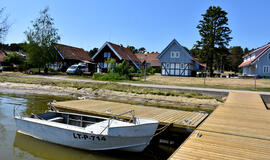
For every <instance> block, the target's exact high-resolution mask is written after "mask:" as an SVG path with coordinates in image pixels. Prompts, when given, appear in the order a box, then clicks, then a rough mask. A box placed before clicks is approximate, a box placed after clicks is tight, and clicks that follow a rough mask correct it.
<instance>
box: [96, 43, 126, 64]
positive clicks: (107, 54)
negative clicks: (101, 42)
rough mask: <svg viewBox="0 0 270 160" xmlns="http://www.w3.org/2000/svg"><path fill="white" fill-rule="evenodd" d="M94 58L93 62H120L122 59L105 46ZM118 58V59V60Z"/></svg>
mask: <svg viewBox="0 0 270 160" xmlns="http://www.w3.org/2000/svg"><path fill="white" fill-rule="evenodd" d="M98 53H99V54H97V55H96V56H95V58H94V60H95V62H105V61H107V59H108V58H113V59H115V60H116V62H121V60H122V57H121V56H120V55H118V54H117V52H115V51H113V50H112V49H111V48H110V47H109V46H107V45H106V46H105V47H103V48H101V49H100V50H99V52H98ZM119 56H120V58H119Z"/></svg>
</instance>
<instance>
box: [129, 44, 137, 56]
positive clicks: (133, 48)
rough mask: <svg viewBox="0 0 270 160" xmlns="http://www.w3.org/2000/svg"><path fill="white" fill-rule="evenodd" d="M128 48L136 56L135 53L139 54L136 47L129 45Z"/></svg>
mask: <svg viewBox="0 0 270 160" xmlns="http://www.w3.org/2000/svg"><path fill="white" fill-rule="evenodd" d="M127 48H128V49H130V50H131V52H132V53H134V54H135V53H138V49H136V48H135V47H134V46H129V45H128V46H127Z"/></svg>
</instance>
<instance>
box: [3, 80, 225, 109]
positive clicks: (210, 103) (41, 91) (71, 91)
mask: <svg viewBox="0 0 270 160" xmlns="http://www.w3.org/2000/svg"><path fill="white" fill-rule="evenodd" d="M0 92H3V93H8V94H30V95H31V94H34V95H36V94H37V95H52V96H70V97H72V98H75V99H98V100H105V101H113V102H120V103H128V104H134V105H145V106H155V107H160V108H169V109H177V110H188V111H194V110H201V111H206V112H209V113H210V112H212V111H213V110H214V109H215V108H216V107H217V106H218V105H220V104H222V103H220V102H218V101H216V100H215V99H196V98H187V97H181V96H160V95H150V94H136V93H127V92H119V91H111V90H104V89H95V90H93V89H92V88H80V89H78V88H73V87H59V86H54V85H49V84H45V85H43V84H26V83H11V82H2V83H0Z"/></svg>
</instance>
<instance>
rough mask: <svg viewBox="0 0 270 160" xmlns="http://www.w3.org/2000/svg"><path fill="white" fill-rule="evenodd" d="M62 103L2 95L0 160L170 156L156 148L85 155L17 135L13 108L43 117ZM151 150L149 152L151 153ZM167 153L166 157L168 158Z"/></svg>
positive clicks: (48, 98)
mask: <svg viewBox="0 0 270 160" xmlns="http://www.w3.org/2000/svg"><path fill="white" fill-rule="evenodd" d="M54 99H55V100H57V101H62V100H66V99H65V98H60V97H52V96H32V95H31V96H30V95H8V94H3V93H0V159H1V160H9V159H23V160H32V159H35V160H36V159H46V160H73V159H74V160H77V159H80V160H88V159H91V160H116V159H117V160H118V159H119V160H123V159H129V160H139V159H142V160H143V159H167V158H168V156H169V154H171V153H170V152H169V153H166V152H162V151H160V148H161V147H160V148H157V147H151V146H150V147H148V148H147V149H146V150H145V151H144V152H142V153H131V152H123V151H117V150H113V151H85V150H79V149H74V148H70V147H65V146H62V145H57V144H53V143H49V142H45V141H41V140H38V139H35V138H32V137H30V136H26V135H24V134H21V133H18V132H16V125H15V121H14V120H13V107H14V106H16V107H17V112H18V113H20V114H21V115H28V116H29V115H31V113H42V112H44V111H45V110H46V109H47V108H48V107H47V103H48V102H51V101H53V100H54ZM149 148H150V149H149ZM165 153H166V154H165Z"/></svg>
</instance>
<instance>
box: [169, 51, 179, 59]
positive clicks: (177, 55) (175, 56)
mask: <svg viewBox="0 0 270 160" xmlns="http://www.w3.org/2000/svg"><path fill="white" fill-rule="evenodd" d="M179 57H180V52H179V51H171V58H179Z"/></svg>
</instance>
